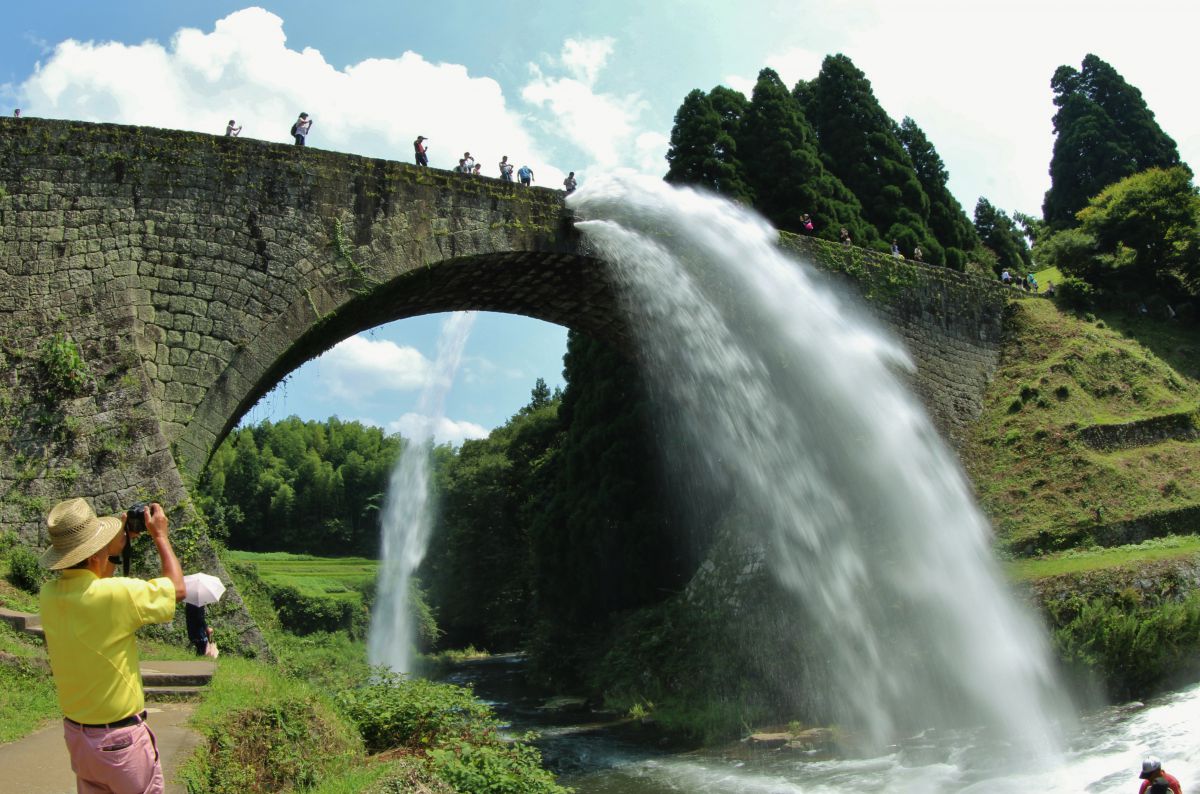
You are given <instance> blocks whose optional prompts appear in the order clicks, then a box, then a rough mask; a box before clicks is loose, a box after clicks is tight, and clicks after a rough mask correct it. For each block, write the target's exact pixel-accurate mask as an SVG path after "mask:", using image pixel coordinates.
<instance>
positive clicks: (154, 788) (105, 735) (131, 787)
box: [63, 720, 163, 794]
mask: <svg viewBox="0 0 1200 794" xmlns="http://www.w3.org/2000/svg"><path fill="white" fill-rule="evenodd" d="M63 735H64V736H65V738H66V740H67V750H68V751H69V752H70V753H71V770H72V771H74V772H75V790H76V791H77V792H78V794H162V791H163V774H162V766H161V765H160V764H159V762H158V746H157V745H156V744H155V741H154V734H153V733H152V732H151V731H150V726H149V725H147V724H146V723H144V722H138V723H136V724H134V725H127V726H125V727H124V728H84V727H82V726H79V725H75V724H74V723H71V722H67V721H66V720H63Z"/></svg>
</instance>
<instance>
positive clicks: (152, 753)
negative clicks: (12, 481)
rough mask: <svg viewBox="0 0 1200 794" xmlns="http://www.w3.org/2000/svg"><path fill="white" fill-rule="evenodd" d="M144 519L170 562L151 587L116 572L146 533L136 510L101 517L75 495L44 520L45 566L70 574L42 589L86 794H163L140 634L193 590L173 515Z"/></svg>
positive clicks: (66, 726) (67, 732)
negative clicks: (128, 548)
mask: <svg viewBox="0 0 1200 794" xmlns="http://www.w3.org/2000/svg"><path fill="white" fill-rule="evenodd" d="M141 515H143V516H144V525H145V531H146V532H148V533H149V534H150V537H151V538H152V539H153V541H154V547H155V549H156V550H157V551H158V556H159V558H160V559H161V560H162V576H161V577H160V578H157V579H151V580H149V581H144V580H142V579H133V578H127V577H114V576H113V572H114V571H115V570H116V566H117V564H118V563H120V562H121V552H122V551H123V550H124V549H125V544H126V543H128V542H129V541H130V540H131V539H132V536H135V535H137V534H140V531H141V526H140V524H141V523H142V522H138V521H135V519H136V518H137V515H136V514H134V513H133V512H132V511H131V513H129V514H126V513H123V514H121V515H120V516H119V517H117V516H106V517H103V518H99V517H97V516H96V513H95V512H94V511H93V510H92V508H91V506H90V505H89V504H88V503H87V502H86V501H84V500H83V499H68V500H67V501H65V502H59V503H58V504H57V505H55V506H54V508H53V509H51V510H50V513H49V515H48V516H47V517H46V524H47V527H48V529H49V533H50V549H49V550H48V551H46V553H45V554H43V555H42V558H41V563H42V565H44V566H46V567H47V568H50V569H51V570H56V571H61V572H62V573H61V575H60V576H59V578H57V579H52V580H51V581H49V582H47V583H46V584H44V585H43V586H42V592H41V615H42V627H43V628H44V629H45V632H46V650H47V652H48V653H49V655H50V669H51V672H53V674H54V685H55V687H56V688H57V690H58V703H59V707H60V708H61V709H62V712H63V715H64V718H63V734H64V737H65V739H66V742H67V750H68V751H69V752H70V754H71V769H72V770H73V771H74V772H75V778H76V781H77V787H78V790H79V792H81V794H82V793H83V792H112V794H125V792H130V794H133V793H134V792H137V793H138V794H142V793H143V792H144V793H145V794H160V793H161V792H162V791H163V774H162V766H161V764H160V763H159V759H158V749H157V747H156V746H155V739H154V734H153V733H152V732H151V731H150V728H149V726H148V725H146V711H145V695H144V693H143V692H142V678H141V673H140V672H139V670H138V650H137V641H136V639H135V636H134V635H135V633H136V632H137V630H138V629H139V628H141V627H142V626H145V625H148V624H151V623H166V622H168V621H170V620H171V618H172V617H173V616H174V614H175V604H176V602H178V601H181V600H183V597H184V595H185V592H186V591H185V590H184V584H183V572H182V570H181V569H180V567H179V560H178V559H176V557H175V552H174V550H172V548H171V542H170V541H169V540H168V539H167V514H166V513H165V512H163V509H162V506H161V505H159V504H157V503H154V504H150V505H147V506H146V507H145V508H144V513H141ZM135 524H138V526H135Z"/></svg>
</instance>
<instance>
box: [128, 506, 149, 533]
mask: <svg viewBox="0 0 1200 794" xmlns="http://www.w3.org/2000/svg"><path fill="white" fill-rule="evenodd" d="M145 531H146V503H145V502H137V503H136V504H134V505H133V506H131V507H130V508H129V509H128V510H126V511H125V532H126V534H131V533H134V532H145Z"/></svg>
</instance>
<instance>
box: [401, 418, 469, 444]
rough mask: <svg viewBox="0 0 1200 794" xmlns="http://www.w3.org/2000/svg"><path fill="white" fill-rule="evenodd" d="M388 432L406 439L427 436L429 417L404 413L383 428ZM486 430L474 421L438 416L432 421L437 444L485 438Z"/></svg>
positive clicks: (458, 442)
mask: <svg viewBox="0 0 1200 794" xmlns="http://www.w3.org/2000/svg"><path fill="white" fill-rule="evenodd" d="M385 430H387V432H389V433H399V434H400V435H402V436H404V437H405V438H408V439H421V438H428V436H429V430H430V419H429V417H427V416H422V415H420V414H415V413H406V414H404V415H403V416H401V417H400V418H399V419H396V420H395V421H392V422H388V424H387V427H386V428H385ZM487 436H488V431H487V430H486V429H485V428H484V427H482V426H480V425H477V424H475V423H474V422H466V421H461V422H460V421H455V420H453V419H450V418H448V417H445V416H440V417H438V418H437V420H436V421H435V422H433V440H434V441H435V442H436V443H438V444H453V445H454V446H459V445H460V444H462V442H463V441H466V440H467V439H468V438H487Z"/></svg>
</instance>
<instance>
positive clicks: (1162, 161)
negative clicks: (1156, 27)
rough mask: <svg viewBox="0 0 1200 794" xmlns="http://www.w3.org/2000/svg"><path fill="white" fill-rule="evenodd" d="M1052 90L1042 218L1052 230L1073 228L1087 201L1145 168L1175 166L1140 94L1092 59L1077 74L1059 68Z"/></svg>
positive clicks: (1172, 148) (1170, 145) (1174, 151)
mask: <svg viewBox="0 0 1200 794" xmlns="http://www.w3.org/2000/svg"><path fill="white" fill-rule="evenodd" d="M1050 87H1051V88H1052V89H1053V90H1054V104H1055V105H1056V106H1057V107H1058V112H1057V113H1055V115H1054V132H1055V135H1056V138H1055V141H1054V153H1053V156H1052V157H1051V160H1050V189H1049V190H1048V191H1046V197H1045V201H1044V202H1043V204H1042V215H1043V216H1044V218H1045V220H1046V222H1047V223H1048V224H1050V226H1051V227H1052V228H1053V229H1056V230H1057V229H1064V228H1068V227H1070V226H1073V225H1075V223H1076V213H1077V212H1079V210H1081V209H1083V207H1084V205H1085V204H1087V201H1088V199H1089V198H1091V197H1092V196H1095V195H1097V194H1099V193H1100V191H1101V190H1103V189H1104V188H1106V187H1107V186H1109V185H1111V184H1113V183H1114V182H1116V181H1118V180H1120V179H1123V178H1124V177H1127V176H1130V175H1132V174H1135V173H1137V172H1139V171H1144V170H1146V169H1148V168H1155V167H1157V168H1171V167H1173V166H1177V165H1179V164H1180V160H1179V150H1178V148H1177V147H1176V145H1175V141H1174V140H1172V139H1171V138H1170V137H1169V136H1168V135H1167V134H1166V133H1165V132H1163V131H1162V129H1161V128H1160V127H1159V126H1158V122H1156V121H1155V120H1154V113H1153V112H1151V111H1150V109H1149V107H1147V105H1146V102H1145V100H1144V99H1143V98H1142V93H1141V91H1139V90H1138V89H1137V88H1135V87H1133V86H1131V85H1129V83H1127V82H1125V79H1124V78H1123V77H1122V76H1121V75H1120V74H1119V73H1118V72H1117V71H1116V70H1115V69H1113V67H1112V66H1110V65H1109V64H1107V63H1105V62H1104V61H1102V60H1101V59H1100V58H1098V57H1096V56H1095V55H1088V56H1087V57H1085V58H1084V59H1083V65H1082V68H1081V69H1080V70H1076V69H1074V68H1073V67H1070V66H1060V67H1058V69H1057V70H1055V72H1054V77H1053V78H1052V79H1051V81H1050Z"/></svg>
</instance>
